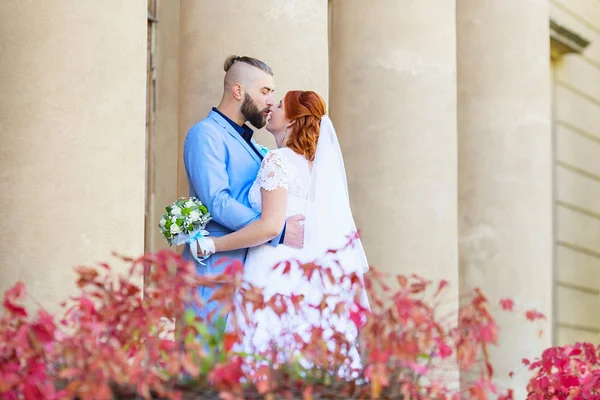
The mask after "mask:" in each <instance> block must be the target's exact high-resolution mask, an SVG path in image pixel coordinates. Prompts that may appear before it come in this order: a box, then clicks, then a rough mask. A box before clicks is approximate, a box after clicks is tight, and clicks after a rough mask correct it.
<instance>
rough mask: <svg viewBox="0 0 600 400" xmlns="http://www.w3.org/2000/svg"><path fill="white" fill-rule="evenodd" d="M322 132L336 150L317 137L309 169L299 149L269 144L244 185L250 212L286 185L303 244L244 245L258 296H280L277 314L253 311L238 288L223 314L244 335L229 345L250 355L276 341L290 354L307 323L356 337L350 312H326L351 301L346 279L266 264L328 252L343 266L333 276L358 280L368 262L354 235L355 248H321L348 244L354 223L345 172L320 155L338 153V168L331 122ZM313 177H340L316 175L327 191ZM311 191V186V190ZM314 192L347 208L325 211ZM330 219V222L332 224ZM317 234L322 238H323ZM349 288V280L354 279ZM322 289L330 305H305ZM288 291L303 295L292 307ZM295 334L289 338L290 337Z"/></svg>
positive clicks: (305, 334)
mask: <svg viewBox="0 0 600 400" xmlns="http://www.w3.org/2000/svg"><path fill="white" fill-rule="evenodd" d="M324 118H326V117H324ZM326 122H327V123H328V124H329V125H330V124H331V123H330V121H329V119H328V118H327V120H326ZM326 135H333V136H332V137H333V139H335V143H334V144H335V145H336V146H337V149H336V152H335V153H331V154H335V157H334V156H332V155H331V154H330V152H329V151H326V150H327V146H325V145H323V143H322V142H323V141H324V140H323V141H322V140H321V139H319V146H318V147H317V155H316V158H315V163H314V165H313V169H312V172H311V170H310V165H309V162H308V160H307V159H306V158H305V157H304V156H302V155H299V154H297V153H295V152H294V151H293V150H291V149H289V148H281V149H278V150H272V151H270V152H269V153H268V154H267V155H266V157H265V159H264V160H263V163H262V165H261V168H260V170H259V172H258V176H257V178H256V180H255V182H254V184H253V185H252V187H251V189H250V192H249V201H250V205H251V206H252V208H253V209H254V210H255V211H257V212H260V211H261V189H265V190H274V189H276V188H284V189H285V190H286V191H287V203H286V212H285V215H286V218H288V217H291V216H293V215H297V214H302V215H305V216H306V226H305V246H304V248H303V249H293V248H291V247H288V246H285V245H279V246H273V245H271V244H263V245H261V246H257V247H254V248H251V249H249V251H248V255H247V257H246V261H245V263H244V272H243V279H244V281H245V282H247V283H250V284H252V285H254V286H256V287H259V288H262V289H263V295H264V299H265V301H268V300H269V299H271V298H272V296H274V295H277V294H280V295H283V296H285V298H286V300H285V304H286V306H287V310H286V312H284V313H283V314H282V315H276V314H275V312H273V311H272V310H271V309H270V308H266V309H263V310H254V309H253V308H252V307H246V310H245V312H244V310H242V307H241V306H240V304H241V295H238V297H237V299H236V310H235V311H234V312H232V313H230V315H229V319H228V323H227V328H228V330H230V331H231V330H234V329H237V330H239V331H241V332H243V334H244V337H243V339H242V341H241V342H240V343H239V345H237V346H236V347H234V350H235V351H239V352H243V353H246V354H257V353H262V352H264V351H266V350H268V349H272V348H273V347H276V348H278V349H279V350H280V354H286V355H287V356H288V357H289V356H291V355H292V354H293V353H294V352H295V346H296V344H295V343H296V342H295V340H297V339H298V337H301V338H302V339H303V340H304V341H307V342H308V341H310V337H311V335H310V329H311V327H313V326H317V327H321V328H322V329H323V331H324V333H323V337H324V338H325V339H328V338H329V337H330V336H331V334H332V332H333V330H332V327H335V328H334V329H335V330H336V331H337V332H341V333H342V334H344V335H345V336H346V338H347V339H348V341H349V342H350V343H355V342H356V338H357V328H356V326H355V324H354V323H353V322H352V321H351V320H350V319H349V313H348V312H346V313H344V314H342V315H341V316H339V315H333V313H332V310H333V308H335V305H336V304H339V303H340V302H344V303H346V304H347V307H348V309H350V308H351V307H353V305H354V303H355V297H356V296H355V293H356V292H355V291H353V290H351V286H350V283H349V282H346V284H338V285H331V284H329V282H328V281H327V282H323V279H321V278H320V277H319V276H318V275H317V274H314V275H313V277H312V279H311V280H310V281H309V280H308V279H307V278H306V277H304V276H303V269H302V268H301V267H299V265H298V263H292V265H291V268H290V270H289V272H288V273H286V274H284V273H282V271H283V269H284V265H281V266H280V267H279V268H277V269H276V270H273V267H274V266H275V265H277V264H279V263H281V262H285V261H287V260H298V261H300V262H301V263H305V262H310V261H314V260H319V261H320V262H322V263H324V264H327V262H328V261H329V262H331V261H332V260H333V259H334V258H335V259H338V260H339V261H340V262H342V265H343V266H344V270H343V271H337V272H336V270H334V276H335V277H337V278H339V277H340V276H341V275H342V274H349V273H351V272H356V273H357V275H358V276H359V277H360V278H361V281H362V274H363V272H364V271H365V270H366V267H367V266H366V258H365V257H364V251H363V250H362V246H361V245H360V241H357V242H358V247H354V248H353V249H349V250H345V251H343V252H339V253H338V254H336V255H332V254H329V255H326V254H325V250H327V249H328V248H339V247H343V245H344V244H345V243H347V239H346V238H345V235H348V234H351V233H353V232H351V230H352V228H354V230H355V227H354V221H353V219H352V215H351V212H350V208H349V201H348V199H347V185H346V182H345V179H346V177H345V173H344V174H343V176H342V175H340V174H337V175H339V176H337V175H336V176H335V178H334V177H333V176H332V175H331V170H332V169H335V168H332V167H331V166H329V165H327V163H324V162H323V159H325V158H326V157H327V159H328V160H329V161H331V159H333V158H336V157H340V161H341V162H342V165H341V169H342V172H343V161H342V160H341V151H339V144H338V143H337V137H336V136H335V131H334V130H333V126H332V125H331V128H330V129H329V130H323V129H322V131H321V136H322V137H327V136H326ZM337 152H339V155H337ZM338 169H339V168H338ZM325 170H327V173H326V174H322V175H318V176H314V175H315V173H318V172H319V171H321V172H324V171H325ZM311 175H312V176H311ZM319 178H320V179H323V180H328V181H331V180H332V179H335V180H340V181H342V180H343V182H340V184H341V183H343V185H340V186H339V189H338V187H336V186H335V185H333V186H331V185H329V184H327V185H325V183H327V182H323V183H322V184H321V185H322V186H327V187H328V188H329V189H331V188H332V187H333V188H335V189H334V190H336V195H332V194H331V193H326V192H325V191H324V190H315V184H316V182H315V181H316V180H319ZM328 183H331V182H328ZM311 185H312V186H311ZM344 190H345V191H346V192H345V193H340V197H339V199H335V197H337V191H344ZM315 192H316V193H317V195H316V197H315ZM319 193H320V194H321V195H322V196H325V195H327V198H328V199H331V201H335V202H336V203H340V202H341V203H347V204H340V205H339V206H338V205H337V204H333V203H332V204H331V205H330V207H334V206H335V208H336V210H337V209H340V208H341V209H343V210H345V209H344V206H345V207H346V208H347V211H346V210H345V212H344V213H342V214H339V215H337V216H334V215H331V214H332V213H333V212H332V211H331V210H328V209H327V207H326V204H325V203H327V202H328V200H321V199H320V197H319V196H320V195H319ZM317 206H318V207H317ZM324 213H326V215H324ZM328 218H331V222H329V221H326V220H327V219H328ZM336 218H338V219H336ZM339 218H342V219H343V220H344V221H345V223H342V221H340V220H339ZM317 219H319V220H320V221H319V224H320V225H319V226H318V227H317V226H316V220H317ZM333 226H335V227H336V229H333ZM339 227H344V228H343V229H342V231H343V232H344V234H341V233H340V232H341V231H339ZM346 231H347V232H346ZM324 237H326V238H327V240H324ZM336 238H337V240H336ZM316 242H319V243H316ZM355 288H356V286H354V289H355ZM359 290H360V291H361V293H360V295H361V298H360V304H361V305H363V306H364V307H365V308H368V301H367V299H366V293H365V291H364V289H361V288H359ZM325 294H327V295H328V296H327V298H326V301H327V304H329V306H330V307H329V308H327V309H325V311H323V312H321V311H319V310H317V309H316V308H314V307H311V305H319V304H321V301H322V300H323V299H324V297H323V296H324V295H325ZM292 295H295V296H299V295H302V296H304V298H303V301H302V302H301V306H300V308H299V309H295V307H294V306H293V304H292V302H291V301H290V300H289V297H291V296H292ZM247 317H250V318H247ZM298 335H299V336H298ZM294 336H295V337H296V339H294ZM351 353H352V354H350V359H351V360H352V367H358V366H359V365H360V361H359V358H358V353H357V351H356V348H353V349H352V350H351Z"/></svg>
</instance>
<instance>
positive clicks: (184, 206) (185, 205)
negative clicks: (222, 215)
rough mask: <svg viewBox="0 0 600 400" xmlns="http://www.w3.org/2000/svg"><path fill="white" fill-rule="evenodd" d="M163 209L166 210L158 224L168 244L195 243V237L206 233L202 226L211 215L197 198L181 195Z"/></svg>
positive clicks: (204, 225)
mask: <svg viewBox="0 0 600 400" xmlns="http://www.w3.org/2000/svg"><path fill="white" fill-rule="evenodd" d="M165 209H166V211H167V212H166V213H165V214H163V216H162V218H161V220H160V223H159V224H158V226H159V227H160V232H161V233H162V235H163V237H164V238H165V239H167V241H168V242H169V245H171V246H173V245H175V246H179V245H181V244H184V243H189V244H192V243H194V244H195V242H196V240H197V239H199V238H200V237H202V236H207V235H208V232H207V231H206V230H204V228H206V224H208V222H209V221H210V220H211V219H212V216H211V215H210V213H209V212H208V208H206V206H205V205H204V204H202V202H201V201H200V200H198V199H197V198H195V197H190V198H185V197H182V198H180V199H179V200H177V201H175V203H173V204H171V205H170V206H168V207H166V208H165Z"/></svg>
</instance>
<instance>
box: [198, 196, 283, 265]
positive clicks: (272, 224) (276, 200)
mask: <svg viewBox="0 0 600 400" xmlns="http://www.w3.org/2000/svg"><path fill="white" fill-rule="evenodd" d="M260 191H261V197H262V213H261V215H260V218H259V219H257V220H256V221H254V222H252V223H251V224H250V225H247V226H246V227H244V228H242V229H240V230H239V231H236V232H233V233H230V234H228V235H225V236H221V237H211V239H212V240H213V242H214V244H215V251H217V252H221V251H229V250H236V249H245V248H247V247H254V246H258V245H260V244H263V243H266V242H268V241H269V240H271V239H273V238H274V237H276V236H277V235H279V234H280V233H281V230H282V229H283V225H284V223H285V207H286V202H287V190H286V189H285V188H283V187H277V188H276V189H273V190H266V189H264V188H262V189H261V190H260ZM200 252H201V250H200ZM200 255H202V254H200Z"/></svg>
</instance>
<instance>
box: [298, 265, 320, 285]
mask: <svg viewBox="0 0 600 400" xmlns="http://www.w3.org/2000/svg"><path fill="white" fill-rule="evenodd" d="M300 268H301V269H302V276H303V277H305V278H306V279H308V280H309V281H310V280H311V279H312V277H313V274H314V273H315V270H316V269H317V268H318V266H317V265H316V264H315V263H307V264H302V265H301V266H300Z"/></svg>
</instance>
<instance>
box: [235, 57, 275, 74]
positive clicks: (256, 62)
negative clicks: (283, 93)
mask: <svg viewBox="0 0 600 400" xmlns="http://www.w3.org/2000/svg"><path fill="white" fill-rule="evenodd" d="M236 62H243V63H245V64H248V65H252V66H253V67H256V68H259V69H261V70H263V71H264V72H266V73H267V74H269V75H271V76H273V70H272V69H271V67H269V66H268V65H267V64H265V63H264V62H262V61H260V60H259V59H257V58H253V57H247V56H236V55H232V56H229V57H227V59H226V60H225V64H224V65H223V69H224V70H225V72H227V71H229V68H231V66H232V65H233V64H235V63H236Z"/></svg>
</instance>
